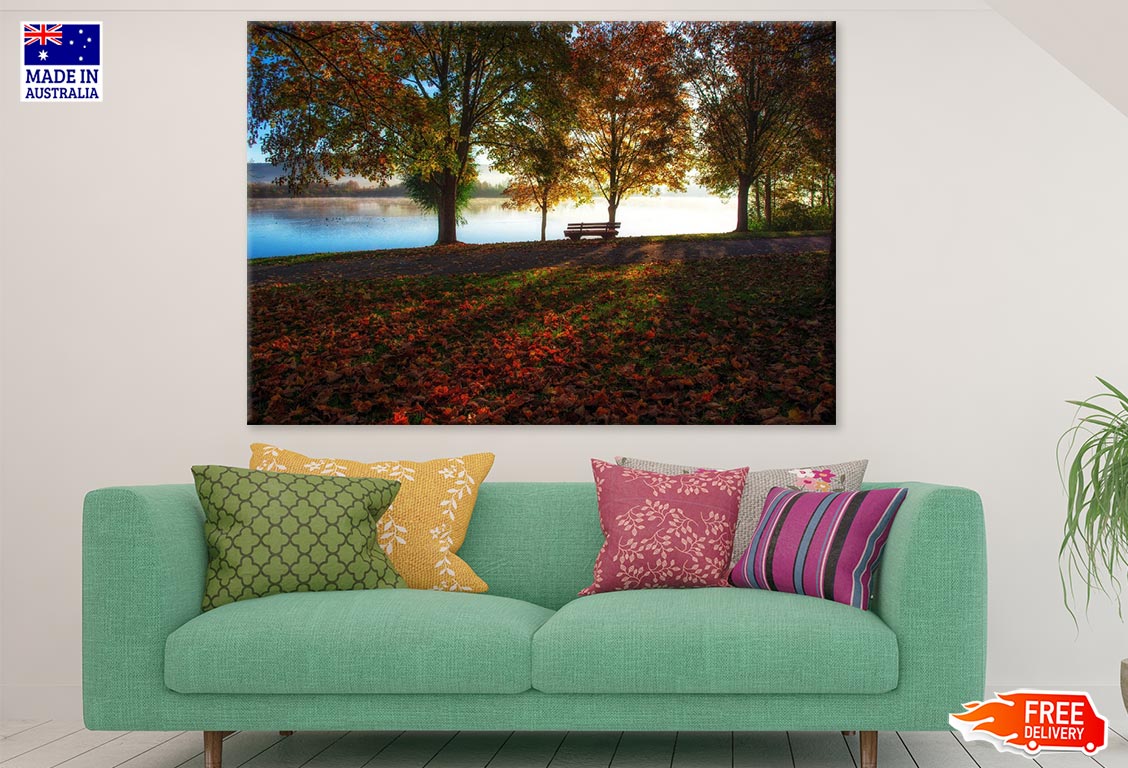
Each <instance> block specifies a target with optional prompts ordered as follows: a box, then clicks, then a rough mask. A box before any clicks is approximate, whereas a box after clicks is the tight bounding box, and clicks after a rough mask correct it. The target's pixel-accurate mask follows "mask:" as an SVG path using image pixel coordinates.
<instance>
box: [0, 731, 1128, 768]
mask: <svg viewBox="0 0 1128 768" xmlns="http://www.w3.org/2000/svg"><path fill="white" fill-rule="evenodd" d="M1109 737H1110V738H1109V742H1110V743H1109V746H1108V747H1107V748H1106V749H1105V750H1104V751H1102V752H1101V753H1099V754H1098V755H1096V756H1095V757H1085V756H1084V755H1081V754H1078V753H1056V754H1055V753H1052V752H1046V753H1043V754H1042V755H1039V756H1038V758H1037V759H1036V760H1030V759H1029V758H1026V757H1022V756H1020V755H1011V754H1001V753H999V752H997V751H996V750H995V748H994V747H992V746H990V745H988V744H985V743H983V742H976V743H973V744H964V743H963V742H962V741H961V740H960V739H959V737H958V736H956V735H955V734H953V733H950V732H945V731H938V732H931V733H930V732H905V733H893V732H890V733H882V734H881V735H880V737H879V743H878V766H879V767H880V768H977V767H978V768H1022V766H1027V768H1029V766H1032V765H1038V766H1041V768H1097V766H1103V768H1128V740H1125V739H1124V737H1122V736H1121V735H1120V734H1118V733H1115V732H1113V731H1110V732H1109ZM202 749H203V737H202V736H201V735H200V733H199V732H198V731H193V732H189V733H168V732H159V733H149V732H142V731H131V732H125V733H122V732H108V731H88V730H86V729H85V728H83V727H82V724H81V723H73V722H61V721H57V720H49V721H45V722H42V721H15V722H5V723H0V766H2V768H54V766H66V768H117V766H121V767H122V768H181V767H182V768H203V764H204V759H203V755H202ZM857 749H858V745H857V740H856V739H855V738H846V737H844V736H843V735H842V734H841V733H838V732H837V731H835V732H806V731H792V732H789V733H782V732H779V733H770V732H754V733H744V732H737V733H713V732H710V733H694V732H684V731H683V732H680V733H649V732H647V733H639V732H628V733H618V732H594V733H589V732H579V731H574V732H569V733H565V732H558V731H540V732H520V731H519V732H516V733H509V732H472V731H462V732H455V731H447V732H434V731H402V732H401V731H347V732H344V731H311V732H298V733H296V734H294V735H293V736H288V737H282V736H280V735H279V734H278V733H277V732H257V731H256V732H252V731H244V732H241V733H236V734H233V735H231V736H229V737H227V740H226V742H225V743H224V749H223V766H224V768H239V767H240V766H244V767H245V768H424V767H426V768H486V767H487V766H488V768H549V767H551V768H855V766H856V765H857Z"/></svg>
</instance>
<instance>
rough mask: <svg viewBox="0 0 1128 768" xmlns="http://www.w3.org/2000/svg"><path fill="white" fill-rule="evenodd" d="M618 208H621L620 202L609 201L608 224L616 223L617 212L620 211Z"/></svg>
mask: <svg viewBox="0 0 1128 768" xmlns="http://www.w3.org/2000/svg"><path fill="white" fill-rule="evenodd" d="M618 210H619V204H618V203H608V204H607V223H608V224H614V223H615V212H616V211H618Z"/></svg>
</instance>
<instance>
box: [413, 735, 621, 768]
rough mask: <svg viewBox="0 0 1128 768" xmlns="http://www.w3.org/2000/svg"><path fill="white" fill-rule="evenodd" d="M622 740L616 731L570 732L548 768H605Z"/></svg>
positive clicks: (609, 763)
mask: <svg viewBox="0 0 1128 768" xmlns="http://www.w3.org/2000/svg"><path fill="white" fill-rule="evenodd" d="M622 738H623V734H622V733H619V732H618V731H572V732H570V733H569V734H568V735H567V736H565V737H564V741H562V742H561V743H560V749H558V750H557V751H556V757H554V758H552V762H551V763H549V768H607V767H608V766H609V765H611V761H612V760H613V759H614V757H615V751H616V750H617V749H618V747H619V741H620V740H621V739H622ZM428 768H430V767H429V766H428Z"/></svg>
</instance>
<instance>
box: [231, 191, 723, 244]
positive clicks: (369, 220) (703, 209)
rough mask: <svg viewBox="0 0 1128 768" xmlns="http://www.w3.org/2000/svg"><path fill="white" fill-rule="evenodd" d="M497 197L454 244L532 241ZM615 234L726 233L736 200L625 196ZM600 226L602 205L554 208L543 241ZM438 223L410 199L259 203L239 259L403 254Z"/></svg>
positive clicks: (528, 215)
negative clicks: (581, 226)
mask: <svg viewBox="0 0 1128 768" xmlns="http://www.w3.org/2000/svg"><path fill="white" fill-rule="evenodd" d="M504 202H505V200H504V199H503V198H477V199H474V200H471V201H470V205H469V207H468V208H467V211H466V213H465V217H466V219H467V223H466V224H460V225H459V226H458V239H459V240H461V241H463V242H466V243H500V242H511V241H518V240H539V239H540V214H539V213H537V212H536V211H512V210H509V209H507V208H504V207H502V204H503V203H504ZM618 219H619V221H621V222H622V224H623V226H622V229H621V230H620V234H622V235H623V236H627V237H629V236H632V235H677V234H690V233H696V232H728V231H731V230H732V228H733V226H735V224H736V200H735V199H731V200H728V201H723V200H721V199H720V198H716V197H708V196H703V195H664V196H662V197H632V198H629V199H628V200H626V201H625V202H624V203H623V204H622V205H620V206H619V214H618ZM606 220H607V206H606V205H598V204H592V205H585V206H582V207H564V206H561V207H560V208H558V209H557V210H555V211H552V212H551V213H549V215H548V233H547V236H548V238H549V239H550V240H557V239H560V238H562V237H563V231H564V227H565V225H567V224H568V223H569V222H574V221H587V222H601V221H606ZM437 234H438V224H437V223H436V220H435V216H434V214H429V213H424V212H422V211H420V210H419V208H417V207H416V206H415V204H413V203H412V202H411V201H410V200H408V199H406V198H400V197H385V198H339V197H336V198H329V197H322V198H309V199H300V200H292V199H284V198H283V199H263V198H254V199H250V200H248V201H247V255H248V258H251V259H261V258H264V257H267V256H292V255H294V254H299V253H319V252H323V251H362V250H373V249H378V248H405V247H413V246H419V245H430V244H432V243H434V242H435V237H436V235H437Z"/></svg>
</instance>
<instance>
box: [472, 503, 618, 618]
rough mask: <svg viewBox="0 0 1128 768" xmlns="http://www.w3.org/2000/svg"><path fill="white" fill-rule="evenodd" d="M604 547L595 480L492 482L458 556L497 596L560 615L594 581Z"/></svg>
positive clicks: (475, 512)
mask: <svg viewBox="0 0 1128 768" xmlns="http://www.w3.org/2000/svg"><path fill="white" fill-rule="evenodd" d="M602 544H603V533H602V532H601V531H600V528H599V510H598V508H597V507H596V503H595V484H594V483H494V482H489V481H487V482H484V483H482V487H481V489H480V490H479V491H478V503H477V504H476V505H475V506H474V514H473V516H472V517H471V518H470V528H469V529H468V530H467V532H466V541H465V542H464V543H463V544H462V548H461V549H460V550H459V551H458V556H459V557H461V558H462V559H463V560H465V561H466V562H467V563H469V564H470V567H471V568H473V569H474V571H475V572H476V573H477V574H478V575H479V576H481V577H482V578H483V579H484V580H485V582H486V583H487V584H488V585H489V587H490V589H489V593H490V594H491V595H501V596H502V597H513V598H516V599H518V600H525V601H527V602H530V603H536V604H537V605H541V606H544V607H545V608H551V609H553V610H556V609H558V608H560V607H561V606H562V605H564V604H565V603H567V602H569V601H570V600H573V599H575V597H576V593H577V592H579V591H580V590H581V589H583V588H584V587H586V586H588V585H589V584H591V577H592V576H591V570H592V567H593V566H594V565H595V556H596V554H598V552H599V547H600V546H601V545H602Z"/></svg>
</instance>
